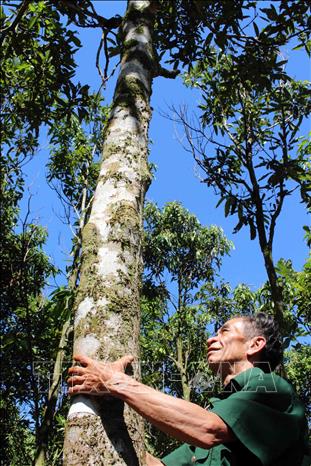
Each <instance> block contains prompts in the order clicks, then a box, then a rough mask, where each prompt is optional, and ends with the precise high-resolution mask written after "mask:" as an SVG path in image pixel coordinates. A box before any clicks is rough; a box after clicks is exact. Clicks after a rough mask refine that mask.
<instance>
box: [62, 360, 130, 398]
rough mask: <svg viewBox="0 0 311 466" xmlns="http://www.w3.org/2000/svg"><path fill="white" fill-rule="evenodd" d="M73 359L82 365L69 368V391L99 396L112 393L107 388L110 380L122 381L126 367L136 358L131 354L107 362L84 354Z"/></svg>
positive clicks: (74, 393) (73, 393) (72, 393)
mask: <svg viewBox="0 0 311 466" xmlns="http://www.w3.org/2000/svg"><path fill="white" fill-rule="evenodd" d="M73 359H74V360H75V361H77V362H79V363H80V364H81V365H79V366H73V367H71V368H70V369H69V370H68V374H70V376H71V377H70V378H69V379H68V380H67V383H68V385H69V390H68V393H69V394H70V395H76V394H78V393H84V394H89V395H99V396H100V395H105V394H108V393H110V391H109V389H108V388H107V384H108V382H111V381H112V380H113V381H120V382H122V378H123V377H124V373H125V369H126V367H127V366H128V365H129V364H131V363H132V362H133V360H134V358H133V356H131V355H127V356H123V358H120V359H118V360H117V361H115V362H113V363H107V364H105V363H103V362H100V361H95V360H94V359H91V358H88V357H87V356H82V355H76V356H74V358H73Z"/></svg>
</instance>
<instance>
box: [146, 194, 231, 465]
mask: <svg viewBox="0 0 311 466" xmlns="http://www.w3.org/2000/svg"><path fill="white" fill-rule="evenodd" d="M231 247H232V243H231V242H230V241H228V240H227V239H226V237H225V236H224V234H223V231H222V230H221V228H219V227H216V226H210V227H204V226H202V225H201V224H200V223H199V221H198V219H197V218H196V217H195V216H194V215H193V214H191V213H189V212H188V211H187V210H186V209H185V208H183V207H182V206H181V205H180V204H179V203H177V202H170V203H168V204H166V205H165V206H164V207H163V209H162V210H160V209H159V208H158V207H157V206H156V205H155V204H150V203H149V204H147V205H146V208H145V237H144V262H145V273H144V286H143V299H142V335H141V344H142V350H143V353H142V356H143V380H144V381H145V382H146V383H148V384H151V385H153V386H154V387H156V388H158V389H161V390H165V391H166V392H167V393H170V394H171V395H174V396H178V397H181V398H184V399H185V400H188V401H193V402H197V403H200V404H203V405H204V404H206V403H207V393H206V392H202V391H201V390H197V389H196V388H197V387H196V379H197V378H198V374H199V373H201V374H203V373H205V374H206V373H209V371H208V368H207V363H206V357H205V354H206V338H207V337H206V329H207V324H208V323H209V322H210V320H211V314H209V313H208V312H203V311H202V306H201V304H202V302H201V300H200V299H199V298H198V297H199V296H200V291H201V290H202V288H203V287H204V286H206V285H207V284H212V283H213V281H214V280H215V278H216V275H217V271H218V270H219V268H220V265H221V260H222V257H223V256H224V255H226V254H228V253H229V251H230V249H231ZM197 382H198V381H197ZM149 435H150V436H151V438H150V439H149V442H150V446H151V447H152V448H153V450H154V452H156V453H157V454H158V455H160V456H162V455H163V454H164V453H166V452H167V451H168V450H169V449H170V448H172V446H173V445H174V444H176V442H175V441H174V440H172V439H166V440H165V436H163V435H161V434H160V433H156V430H155V429H152V428H150V430H149Z"/></svg>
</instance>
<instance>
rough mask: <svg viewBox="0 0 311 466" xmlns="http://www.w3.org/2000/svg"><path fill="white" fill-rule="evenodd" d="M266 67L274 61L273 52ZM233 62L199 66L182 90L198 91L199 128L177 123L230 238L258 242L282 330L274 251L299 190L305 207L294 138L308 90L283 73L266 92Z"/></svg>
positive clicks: (306, 108)
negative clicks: (242, 235) (242, 233)
mask: <svg viewBox="0 0 311 466" xmlns="http://www.w3.org/2000/svg"><path fill="white" fill-rule="evenodd" d="M266 59H268V60H273V59H274V60H275V59H276V55H275V52H274V54H273V55H272V57H268V58H267V57H266ZM236 60H237V58H236V57H235V56H231V55H223V54H222V55H221V56H219V55H217V54H215V55H214V56H213V57H212V58H211V57H210V58H208V59H207V60H205V61H204V62H200V63H199V64H198V65H197V67H196V68H194V69H193V71H191V73H190V74H189V75H188V76H187V78H186V82H187V83H188V84H191V85H192V86H194V87H199V88H200V89H201V90H202V97H203V103H202V105H201V106H200V108H201V110H202V116H201V125H200V126H199V127H198V126H196V125H195V123H193V122H191V121H189V119H188V118H187V116H186V114H185V113H184V112H180V113H179V115H180V119H181V121H182V123H183V125H184V128H185V131H186V136H187V141H188V143H189V150H190V152H191V153H192V154H193V156H194V158H195V160H196V161H197V163H198V165H199V166H200V168H201V169H202V173H203V177H204V178H203V182H204V183H206V184H207V186H209V187H213V188H214V191H215V193H216V194H217V195H218V196H219V198H220V200H219V202H218V204H217V206H218V205H220V204H221V203H222V202H224V205H225V215H226V216H228V215H236V216H237V217H238V222H237V225H236V226H235V228H234V232H237V231H239V230H240V229H241V228H242V227H243V226H248V227H249V228H250V237H251V239H255V238H256V236H257V237H258V241H259V245H260V250H261V252H262V255H263V259H264V264H265V268H266V272H267V276H268V280H269V283H270V287H271V295H272V303H273V306H274V312H275V315H276V318H277V320H278V321H279V323H280V324H281V326H282V327H284V325H285V327H284V330H285V328H286V324H285V323H284V315H283V314H284V306H283V293H282V286H281V283H280V281H279V280H278V276H277V271H276V267H275V263H274V260H273V244H274V236H275V229H276V225H277V220H278V217H279V215H280V214H281V212H282V208H283V205H284V201H285V199H286V198H287V197H288V196H290V195H291V194H292V193H293V192H294V191H295V190H297V189H298V188H299V189H300V193H301V198H302V201H303V202H305V203H306V204H307V206H309V207H310V196H309V194H308V192H309V189H310V180H311V174H310V170H309V167H308V158H309V155H310V152H309V151H308V150H306V146H305V145H303V146H302V145H301V137H300V135H299V130H300V127H301V124H302V122H303V120H304V118H307V117H308V116H309V115H310V109H311V106H310V83H308V82H307V81H305V82H302V81H294V80H293V79H290V78H285V77H284V75H283V73H282V72H281V70H280V72H279V73H277V74H276V75H275V77H274V80H275V81H274V80H272V81H271V82H270V84H269V86H267V85H266V84H265V80H263V81H261V80H258V82H254V80H252V79H251V76H250V75H249V74H247V75H246V76H241V75H238V74H236V73H235V70H236ZM283 63H284V62H283ZM279 66H281V64H279ZM280 79H281V80H280ZM229 89H230V90H231V91H230V92H229Z"/></svg>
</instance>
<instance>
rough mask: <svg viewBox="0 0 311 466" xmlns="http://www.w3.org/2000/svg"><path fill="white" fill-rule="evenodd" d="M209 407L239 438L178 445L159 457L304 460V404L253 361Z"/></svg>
mask: <svg viewBox="0 0 311 466" xmlns="http://www.w3.org/2000/svg"><path fill="white" fill-rule="evenodd" d="M211 404H212V409H211V412H213V413H215V414H217V415H218V416H219V417H221V419H223V421H224V422H225V423H226V424H227V425H228V426H229V427H230V428H231V429H232V431H233V432H234V434H235V436H236V438H237V439H238V441H236V442H232V443H230V444H229V443H228V444H226V445H223V444H221V445H217V446H216V447H214V448H211V449H209V450H205V449H203V448H198V447H197V448H196V447H193V446H191V445H186V444H185V445H182V446H181V447H180V448H177V449H176V450H174V451H173V452H172V453H170V454H169V455H167V456H166V457H165V458H163V459H162V462H163V463H164V464H165V465H166V466H187V465H193V464H202V465H205V466H262V465H263V466H309V465H310V464H311V463H310V461H309V460H308V458H309V459H310V457H307V456H305V459H303V458H304V455H307V429H306V420H305V414H304V406H303V404H302V403H301V401H300V400H299V399H298V398H297V395H296V393H295V391H294V390H293V388H292V386H291V385H290V384H289V383H288V382H287V381H286V380H284V379H282V378H281V377H279V376H278V375H276V374H274V373H271V374H270V373H269V374H266V373H264V372H263V371H262V370H261V369H259V368H258V367H256V368H252V369H249V370H247V371H244V372H242V373H241V374H239V375H237V376H236V377H235V378H234V379H232V380H231V382H230V384H229V386H227V387H225V390H224V392H223V393H222V394H221V399H220V398H212V399H211Z"/></svg>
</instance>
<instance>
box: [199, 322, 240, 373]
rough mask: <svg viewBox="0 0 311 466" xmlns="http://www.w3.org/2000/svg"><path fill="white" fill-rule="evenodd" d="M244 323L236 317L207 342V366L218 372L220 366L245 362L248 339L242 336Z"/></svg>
mask: <svg viewBox="0 0 311 466" xmlns="http://www.w3.org/2000/svg"><path fill="white" fill-rule="evenodd" d="M244 325H245V323H244V321H243V319H242V318H239V317H236V318H234V319H231V320H228V322H226V323H225V324H224V325H223V326H222V327H221V328H220V329H219V330H218V332H217V335H216V336H214V337H211V338H209V339H208V340H207V361H208V363H209V366H210V367H211V368H212V369H214V370H218V369H219V368H220V366H221V365H222V364H225V363H229V364H234V363H241V362H244V361H247V350H248V347H249V345H248V342H249V339H248V338H247V337H246V336H245V335H244Z"/></svg>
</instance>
